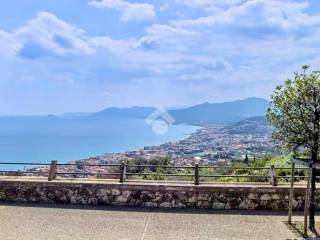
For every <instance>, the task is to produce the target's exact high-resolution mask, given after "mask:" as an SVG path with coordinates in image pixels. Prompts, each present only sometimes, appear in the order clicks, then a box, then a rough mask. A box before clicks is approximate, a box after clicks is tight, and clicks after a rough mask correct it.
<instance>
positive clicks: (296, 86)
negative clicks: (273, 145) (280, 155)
mask: <svg viewBox="0 0 320 240" xmlns="http://www.w3.org/2000/svg"><path fill="white" fill-rule="evenodd" d="M302 69H303V71H302V72H300V73H298V72H296V73H294V77H293V78H292V79H287V80H286V81H285V82H284V84H283V85H280V86H277V87H276V89H275V91H274V93H273V94H272V96H271V103H270V108H269V109H268V112H267V118H268V120H269V122H270V124H271V125H272V126H273V128H274V131H273V135H272V137H273V138H274V139H275V140H276V141H277V142H278V143H279V144H280V145H281V146H282V147H283V148H285V149H287V150H289V151H293V152H301V151H307V152H308V153H309V156H310V154H311V153H313V156H317V155H318V151H319V144H320V77H319V76H320V74H319V72H317V71H313V72H311V73H308V72H307V69H308V66H306V65H305V66H303V67H302ZM314 154H315V155H314ZM314 160H316V159H314Z"/></svg>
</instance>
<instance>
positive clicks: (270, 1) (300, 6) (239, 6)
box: [174, 0, 320, 31]
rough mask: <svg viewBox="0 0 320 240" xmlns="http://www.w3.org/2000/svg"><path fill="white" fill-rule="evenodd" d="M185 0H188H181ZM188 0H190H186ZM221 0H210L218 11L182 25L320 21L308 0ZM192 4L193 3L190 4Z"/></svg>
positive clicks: (294, 25) (284, 25)
mask: <svg viewBox="0 0 320 240" xmlns="http://www.w3.org/2000/svg"><path fill="white" fill-rule="evenodd" d="M177 1H180V2H184V0H177ZM185 2H187V1H185ZM219 2H221V1H218V2H214V3H210V6H212V7H213V6H214V9H215V12H214V13H213V14H209V15H207V16H202V17H199V18H195V19H185V20H180V21H176V22H175V23H174V25H175V26H179V27H192V26H193V27H210V26H216V25H224V24H234V25H235V26H241V27H255V26H268V27H277V28H280V29H283V30H286V31H290V30H295V29H298V28H301V27H309V26H316V25H320V16H316V15H308V14H306V13H305V12H304V11H305V9H306V8H307V7H308V6H309V5H308V2H299V3H298V2H291V1H288V0H283V1H279V0H254V1H251V0H250V1H242V3H240V1H227V2H226V3H225V6H227V7H224V8H223V7H220V8H219V7H218V6H220V5H219ZM191 3H193V6H195V5H197V6H198V7H200V6H201V7H205V6H206V4H209V1H206V0H193V1H191ZM189 5H190V4H189Z"/></svg>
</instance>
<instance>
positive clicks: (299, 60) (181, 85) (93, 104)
mask: <svg viewBox="0 0 320 240" xmlns="http://www.w3.org/2000/svg"><path fill="white" fill-rule="evenodd" d="M1 5H2V6H1V8H0V72H1V75H0V115H13V114H14V115H16V114H48V113H63V112H89V111H90V112H92V111H97V110H100V109H102V108H105V107H110V106H133V105H141V106H168V107H172V106H186V105H192V104H197V103H201V102H204V101H209V102H220V101H227V100H235V99H241V98H245V97H250V96H258V97H265V98H268V97H269V95H270V94H271V92H272V90H273V89H274V87H275V85H277V84H279V83H281V82H282V81H283V80H285V79H286V78H288V77H290V76H291V75H292V73H293V72H294V71H297V70H299V69H300V67H301V65H303V64H309V65H311V67H312V69H320V66H319V64H320V56H319V53H320V41H319V39H320V1H318V0H314V1H302V0H301V1H294V0H292V1H289V0H249V1H246V0H153V1H152V0H64V1H56V0H26V1H21V0H10V1H3V2H2V3H1Z"/></svg>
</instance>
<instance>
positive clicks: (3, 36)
mask: <svg viewBox="0 0 320 240" xmlns="http://www.w3.org/2000/svg"><path fill="white" fill-rule="evenodd" d="M20 48H21V43H20V42H19V41H17V39H15V37H14V36H12V35H11V34H10V33H7V32H5V31H2V30H0V55H3V56H11V55H14V54H16V52H17V51H18V50H19V49H20Z"/></svg>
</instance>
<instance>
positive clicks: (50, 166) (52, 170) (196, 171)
mask: <svg viewBox="0 0 320 240" xmlns="http://www.w3.org/2000/svg"><path fill="white" fill-rule="evenodd" d="M4 165H20V166H21V165H22V166H33V167H38V168H40V170H38V171H35V170H34V169H29V170H8V171H6V170H0V174H2V175H15V174H16V175H19V174H32V175H42V176H46V177H48V181H51V180H54V179H56V178H57V176H59V175H60V176H64V175H70V176H84V177H87V176H97V177H102V176H113V177H118V179H119V181H120V183H123V182H125V181H126V179H127V177H130V176H142V177H144V176H157V177H190V178H193V180H194V185H199V184H200V179H208V178H213V179H215V178H222V177H223V178H236V179H238V178H249V179H265V182H266V181H269V182H270V184H271V185H273V186H276V185H277V180H278V179H290V178H291V175H290V176H289V175H285V176H280V175H277V174H276V171H277V170H291V168H289V167H275V166H273V165H272V166H270V167H234V166H199V165H198V164H195V165H194V166H172V165H147V164H146V165H135V164H126V163H125V162H122V163H121V164H82V163H81V164H77V163H58V162H57V161H56V160H53V161H51V163H24V162H0V167H1V166H4ZM59 166H77V167H81V168H82V169H81V170H84V169H85V167H106V168H110V167H116V168H118V169H119V171H118V172H114V173H113V172H101V173H100V172H98V173H93V172H85V171H79V172H71V171H70V172H66V171H63V172H59V171H58V167H59ZM43 167H47V171H43V170H44V168H43ZM130 168H131V169H132V168H138V169H139V170H142V169H143V170H144V169H149V170H156V169H162V170H164V169H175V170H180V171H183V170H193V173H184V172H182V173H162V172H160V173H159V172H152V171H151V172H150V173H146V172H141V171H140V172H131V171H128V169H130ZM203 169H214V170H218V169H221V170H228V171H236V170H244V171H247V172H248V174H234V173H233V174H230V173H229V174H214V175H213V174H205V175H203V174H201V170H203ZM295 169H296V170H300V171H304V170H307V169H308V168H305V167H297V168H295ZM252 170H267V171H268V174H265V175H261V173H260V174H252V173H250V171H252ZM294 178H295V179H304V178H307V176H304V175H303V176H301V175H296V176H294Z"/></svg>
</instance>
